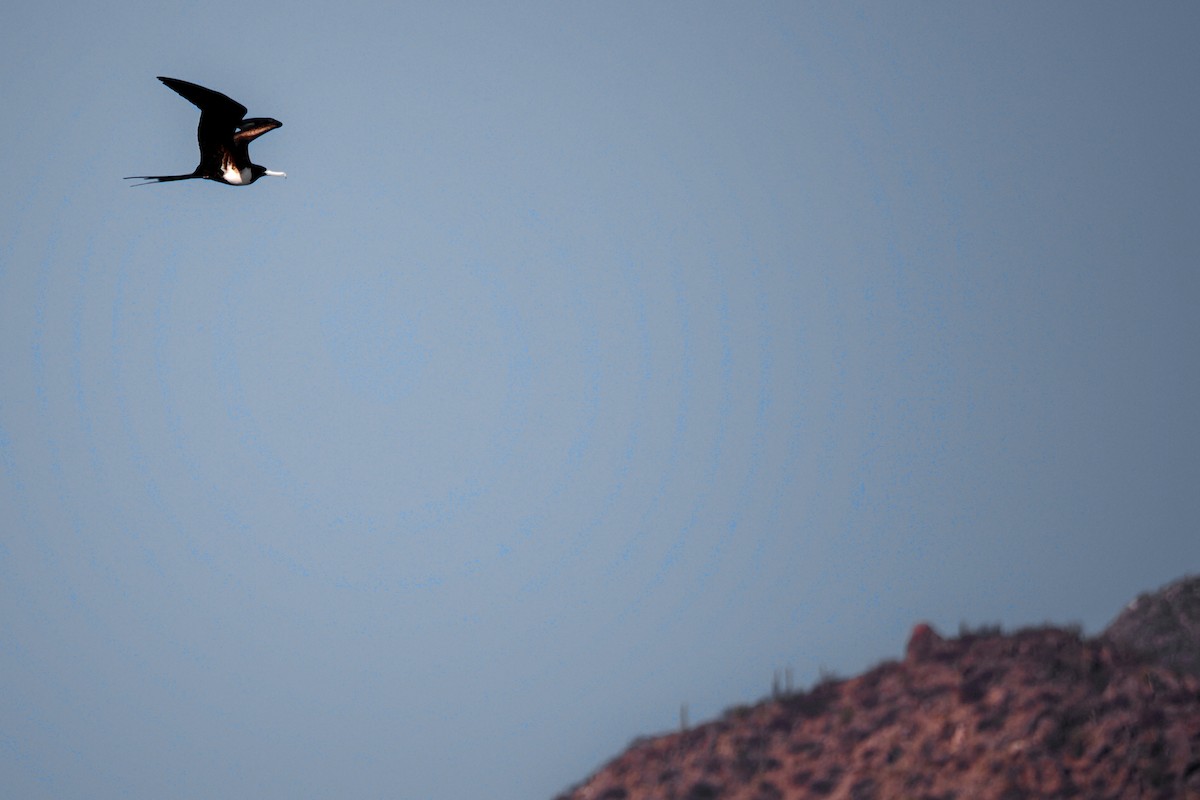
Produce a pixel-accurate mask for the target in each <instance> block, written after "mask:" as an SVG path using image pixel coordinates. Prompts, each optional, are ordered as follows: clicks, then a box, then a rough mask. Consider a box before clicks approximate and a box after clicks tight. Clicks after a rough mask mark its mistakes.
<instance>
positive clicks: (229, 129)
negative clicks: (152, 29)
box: [126, 77, 287, 186]
mask: <svg viewBox="0 0 1200 800" xmlns="http://www.w3.org/2000/svg"><path fill="white" fill-rule="evenodd" d="M159 80H160V81H162V82H163V83H165V84H166V85H167V87H168V88H170V89H173V90H174V91H176V92H178V93H179V94H180V95H181V96H182V97H183V98H184V99H185V100H187V101H188V102H190V103H191V104H192V105H194V106H196V107H197V108H199V109H200V124H199V126H198V127H197V128H196V141H197V142H198V143H199V145H200V164H199V166H197V167H196V170H195V172H192V173H191V174H189V175H134V176H131V177H129V178H126V180H144V181H146V182H147V183H162V182H164V181H184V180H188V179H190V178H205V179H207V180H210V181H217V182H218V183H227V184H229V185H230V186H245V185H247V184H250V183H254V182H255V181H256V180H258V179H259V178H261V177H263V176H264V175H272V176H281V177H284V178H286V177H287V175H286V174H285V173H282V172H272V171H271V170H269V169H266V168H265V167H260V166H259V165H258V164H252V163H250V149H249V146H250V142H252V141H254V140H255V139H257V138H258V137H259V136H262V135H263V134H264V133H266V132H267V131H271V130H274V129H275V128H278V127H280V126H281V125H283V123H282V122H280V121H279V120H276V119H271V118H270V117H254V118H252V119H245V116H246V107H245V106H244V105H242V104H241V103H239V102H237V101H236V100H232V99H230V98H228V97H226V96H225V95H223V94H221V93H220V92H214V91H213V90H212V89H205V88H204V87H203V86H197V85H196V84H194V83H188V82H187V81H181V80H179V79H177V78H163V77H159ZM135 185H136V186H144V185H145V184H140V183H139V184H135Z"/></svg>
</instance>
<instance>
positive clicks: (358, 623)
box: [0, 0, 1200, 800]
mask: <svg viewBox="0 0 1200 800" xmlns="http://www.w3.org/2000/svg"><path fill="white" fill-rule="evenodd" d="M1197 16H1198V15H1197V12H1196V10H1195V9H1194V7H1192V6H1190V5H1188V4H1183V3H1178V4H1171V3H1161V4H1155V5H1153V6H1150V7H1136V8H1135V7H1134V6H1131V5H1128V4H1116V3H1109V4H1098V3H1087V4H1084V3H1073V4H1068V3H1059V4H1051V5H1046V4H1040V3H1008V4H1004V5H1003V7H998V8H989V7H984V6H983V4H965V5H964V4H940V5H928V4H925V5H921V6H909V7H897V6H896V4H883V3H880V4H872V5H865V6H859V7H850V6H848V5H846V4H820V5H814V4H803V5H802V4H792V3H781V4H756V5H753V6H746V5H745V4H738V5H733V4H727V5H721V4H695V3H686V4H685V3H678V4H667V3H662V4H653V5H650V6H646V5H644V4H613V3H607V4H591V5H584V4H549V3H547V4H521V5H514V4H504V5H503V6H501V5H498V4H474V5H465V4H412V5H401V6H395V5H392V4H367V3H354V2H351V3H349V4H346V5H345V6H344V7H343V6H339V7H338V8H337V9H334V8H333V7H329V6H316V5H313V6H304V5H285V4H278V3H261V4H255V5H252V6H246V5H244V4H233V3H226V2H220V1H219V0H218V2H205V3H191V4H171V5H169V6H163V5H161V4H149V3H145V4H141V3H120V4H117V5H116V6H115V7H98V6H94V5H87V4H50V5H41V6H36V7H35V6H32V5H28V6H26V7H24V8H20V9H15V10H14V11H12V12H9V13H8V14H6V21H5V25H4V26H3V29H2V30H0V80H2V83H3V96H4V98H5V113H4V116H3V121H2V122H0V147H2V148H3V152H5V153H6V154H7V158H6V159H5V167H6V174H5V180H4V183H3V186H2V188H0V213H2V214H3V220H4V222H3V224H2V225H0V604H2V605H0V607H2V609H3V614H2V616H0V674H2V675H3V676H4V685H5V691H4V692H3V695H2V696H0V776H3V782H4V784H5V785H6V786H7V787H9V790H10V791H12V792H14V796H21V797H27V798H83V797H88V798H94V797H146V798H150V797H167V796H169V797H180V798H193V797H194V798H211V797H228V798H240V797H247V798H249V797H254V798H285V797H286V798H292V797H364V798H365V797H380V798H384V797H386V798H451V799H453V798H462V797H489V798H497V799H498V800H507V799H508V798H512V799H513V800H515V799H516V798H528V797H546V798H549V797H550V796H552V795H553V794H554V793H555V792H557V791H559V790H561V789H563V788H565V787H566V786H568V785H569V784H571V783H573V782H575V781H577V780H579V779H582V778H583V777H584V776H585V775H586V774H587V773H588V772H589V771H590V770H591V769H593V768H595V767H596V766H598V765H599V764H600V763H601V762H602V761H604V760H606V759H607V758H608V757H610V756H611V755H613V754H615V753H616V752H617V751H619V750H620V749H621V748H622V747H624V746H625V744H626V743H627V742H628V741H629V740H630V739H632V738H633V737H634V736H637V735H640V734H646V733H651V732H654V731H660V730H664V729H668V728H671V727H673V726H674V725H675V724H676V723H677V719H678V713H679V707H680V704H682V703H687V704H688V706H689V710H690V715H691V718H692V719H693V720H702V719H704V718H706V717H709V716H712V715H714V714H716V713H718V712H719V711H720V710H721V709H722V708H724V707H726V706H728V705H732V704H735V703H739V702H745V701H747V700H752V699H754V698H757V697H759V696H761V695H763V694H764V693H765V692H767V691H768V689H769V687H770V680H771V675H772V673H773V671H774V670H776V669H782V668H785V667H791V668H793V669H794V670H795V673H796V676H797V680H798V681H799V682H801V683H807V682H809V681H811V680H812V679H814V678H815V677H816V676H817V674H818V673H819V671H820V670H821V669H829V670H837V671H840V672H843V673H852V672H856V671H859V670H861V669H863V668H865V667H867V666H869V665H870V664H871V663H873V662H875V661H877V660H879V659H882V658H885V657H894V656H897V655H899V653H900V652H901V650H902V647H903V643H904V640H905V637H906V634H907V632H908V630H909V628H910V627H911V625H912V624H913V623H914V622H916V621H918V620H922V619H924V620H930V621H932V622H934V623H935V624H936V625H938V626H941V627H943V628H944V629H947V630H950V631H953V630H955V629H956V628H957V626H958V624H959V623H960V622H961V621H966V622H969V623H972V624H977V623H983V622H1001V623H1003V624H1004V625H1006V626H1018V625H1023V624H1033V623H1040V622H1042V621H1044V620H1053V621H1059V622H1079V623H1082V624H1083V625H1084V627H1085V629H1086V630H1087V631H1089V632H1095V631H1097V630H1099V628H1101V627H1102V626H1103V625H1104V624H1105V623H1106V622H1107V621H1108V620H1109V619H1111V618H1112V617H1113V616H1114V615H1115V614H1116V613H1117V612H1118V611H1119V610H1120V608H1121V607H1122V605H1123V604H1124V603H1125V602H1127V601H1128V600H1130V599H1131V598H1132V597H1133V596H1135V595H1136V594H1137V593H1138V592H1139V591H1143V590H1148V589H1151V588H1154V587H1156V586H1158V585H1160V584H1162V583H1164V582H1166V581H1168V580H1171V579H1173V578H1175V577H1177V576H1179V575H1182V574H1184V573H1187V572H1196V571H1197V570H1200V546H1198V545H1197V538H1196V529H1197V521H1198V519H1200V500H1198V499H1197V497H1198V496H1200V495H1198V493H1197V492H1196V491H1195V485H1196V483H1197V478H1198V477H1200V469H1198V467H1200V456H1198V455H1197V454H1198V453H1200V424H1198V423H1200V402H1197V401H1198V400H1200V377H1198V375H1200V373H1198V372H1197V370H1196V369H1195V367H1194V364H1195V349H1196V346H1197V343H1198V342H1200V321H1198V316H1197V314H1196V312H1195V309H1196V307H1197V301H1198V300H1200V278H1198V277H1197V272H1196V264H1197V261H1198V258H1197V257H1198V256H1200V233H1198V231H1200V226H1197V225H1196V224H1195V220H1196V218H1197V212H1198V211H1200V203H1198V195H1197V189H1196V185H1197V178H1198V177H1200V163H1198V156H1197V149H1196V142H1197V141H1198V140H1200V136H1198V134H1200V116H1198V115H1197V110H1196V104H1195V97H1194V95H1195V87H1196V86H1197V85H1198V82H1200V55H1197V53H1196V49H1195V46H1194V43H1195V40H1196V35H1197V33H1198V32H1200V25H1198V19H1197ZM157 75H167V76H171V77H178V78H182V79H185V80H189V81H193V82H196V83H199V84H202V85H205V86H209V87H212V88H214V89H217V90H218V91H222V92H225V93H227V94H229V95H230V96H232V97H233V98H235V99H236V100H238V101H240V102H242V103H243V104H245V105H246V106H247V107H248V108H249V111H250V114H251V115H252V116H269V117H275V118H277V119H279V120H281V121H282V122H283V127H282V128H281V129H279V130H277V131H273V132H271V133H269V134H267V135H266V136H264V137H262V138H261V139H259V140H257V141H256V142H255V143H254V144H253V146H252V148H251V154H252V156H253V157H254V159H255V161H256V162H257V163H260V164H263V165H264V166H266V167H268V168H270V169H275V170H284V171H286V172H287V173H288V176H289V177H288V178H287V179H286V180H282V179H264V180H262V181H259V182H258V183H256V184H254V185H253V186H250V187H243V188H232V187H226V186H220V185H217V184H214V183H209V182H200V181H188V182H180V183H173V184H164V185H161V186H144V187H137V188H130V187H129V186H128V185H127V184H126V182H125V181H122V180H121V178H122V177H123V176H125V175H138V174H171V173H179V172H186V171H188V170H190V169H191V168H192V167H193V166H194V165H195V163H196V157H197V156H196V149H195V138H194V136H195V125H196V119H197V113H196V110H195V109H194V108H193V107H192V106H191V105H189V104H188V103H187V102H185V101H184V100H183V99H182V98H180V97H178V96H177V95H175V94H174V93H172V92H171V91H169V90H168V89H166V88H165V87H163V86H162V85H161V84H159V83H158V81H157V80H155V76H157Z"/></svg>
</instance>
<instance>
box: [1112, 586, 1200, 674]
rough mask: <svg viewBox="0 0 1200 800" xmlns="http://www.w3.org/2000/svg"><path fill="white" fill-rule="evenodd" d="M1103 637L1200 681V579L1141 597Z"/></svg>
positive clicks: (1115, 620)
mask: <svg viewBox="0 0 1200 800" xmlns="http://www.w3.org/2000/svg"><path fill="white" fill-rule="evenodd" d="M1101 636H1102V637H1103V638H1104V639H1106V640H1108V641H1109V642H1112V643H1114V644H1116V645H1118V646H1121V647H1125V648H1128V649H1130V650H1133V651H1135V652H1138V653H1141V654H1143V655H1145V656H1146V657H1148V658H1151V659H1153V660H1154V661H1156V662H1158V663H1160V664H1162V665H1164V666H1167V667H1170V668H1171V669H1174V670H1177V671H1180V672H1186V673H1189V674H1191V675H1196V676H1198V677H1200V575H1196V576H1191V577H1186V578H1182V579H1181V580H1178V581H1175V582H1174V583H1170V584H1168V585H1166V586H1164V587H1163V588H1161V589H1159V590H1158V591H1156V592H1153V593H1150V594H1142V595H1139V596H1138V598H1137V599H1136V600H1134V601H1133V602H1132V603H1130V604H1129V605H1128V606H1126V607H1125V610H1124V611H1122V612H1121V613H1120V614H1119V615H1117V618H1116V619H1114V620H1113V621H1112V622H1111V623H1110V624H1109V626H1108V627H1107V628H1105V629H1104V633H1103V634H1101Z"/></svg>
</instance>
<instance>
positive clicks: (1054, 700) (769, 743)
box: [560, 624, 1200, 800]
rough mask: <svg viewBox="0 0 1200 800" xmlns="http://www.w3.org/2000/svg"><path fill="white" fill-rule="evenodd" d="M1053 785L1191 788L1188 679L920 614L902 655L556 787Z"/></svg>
mask: <svg viewBox="0 0 1200 800" xmlns="http://www.w3.org/2000/svg"><path fill="white" fill-rule="evenodd" d="M1139 652H1140V651H1139ZM1066 797H1079V798H1163V799H1164V800H1166V798H1171V799H1172V800H1179V799H1180V798H1190V799H1191V800H1200V678H1198V677H1196V676H1195V675H1191V674H1188V673H1186V672H1180V671H1178V670H1176V669H1173V668H1169V667H1166V666H1163V665H1162V664H1160V663H1157V662H1156V661H1155V660H1153V659H1151V658H1148V657H1146V656H1144V655H1139V654H1138V652H1135V651H1134V650H1133V649H1130V648H1126V647H1124V646H1123V645H1118V644H1115V643H1114V642H1111V641H1108V640H1107V639H1105V638H1098V639H1094V640H1087V639H1083V638H1081V637H1080V636H1079V635H1078V633H1077V632H1074V631H1070V630H1062V629H1058V628H1050V627H1047V628H1037V629H1028V630H1022V631H1018V632H1015V633H1012V634H1003V633H999V632H986V633H976V634H970V633H968V634H965V635H963V636H960V637H958V638H954V639H944V638H942V637H941V636H939V635H938V634H937V632H936V631H934V630H933V628H932V627H930V626H928V625H924V624H922V625H918V626H917V627H916V628H914V630H913V633H912V636H911V637H910V640H909V643H908V648H907V652H906V656H905V659H904V660H903V661H899V662H897V661H891V662H886V663H884V664H881V665H879V666H877V667H875V668H874V669H872V670H870V671H868V672H866V673H865V674H863V675H861V676H859V677H856V678H851V679H847V680H826V681H823V682H821V683H818V684H817V685H816V686H814V687H812V688H811V689H810V690H809V691H806V692H801V693H794V694H788V695H784V696H781V697H777V698H772V699H769V700H765V701H763V702H761V703H759V704H757V705H754V706H751V707H742V708H738V709H735V710H732V711H729V712H727V713H726V714H725V715H724V716H723V717H722V718H721V719H719V720H716V721H714V722H710V723H707V724H704V725H700V726H698V727H696V728H693V729H690V730H684V731H679V732H676V733H670V734H666V735H663V736H657V737H654V738H650V739H644V740H640V741H638V742H635V743H634V744H633V745H631V746H630V748H629V749H628V750H626V751H625V752H624V753H622V754H621V755H620V756H618V757H617V758H615V759H614V760H612V761H611V762H609V763H608V764H606V765H605V766H604V767H602V768H601V769H600V770H599V771H597V772H596V773H595V774H593V775H592V776H591V777H589V778H588V779H587V780H586V781H584V782H583V783H581V784H580V785H578V786H576V787H574V788H572V789H571V790H569V791H568V792H566V793H564V794H562V795H560V800H651V799H652V798H653V799H654V800H705V799H706V798H729V799H730V800H784V799H785V798H796V799H799V798H837V799H838V800H872V799H873V798H878V799H879V800H885V799H886V800H892V798H912V799H913V800H918V799H920V800H935V799H936V800H950V799H951V798H959V799H962V800H965V799H966V798H973V799H974V798H978V799H979V800H1017V798H1066Z"/></svg>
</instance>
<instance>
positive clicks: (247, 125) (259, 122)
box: [233, 117, 283, 144]
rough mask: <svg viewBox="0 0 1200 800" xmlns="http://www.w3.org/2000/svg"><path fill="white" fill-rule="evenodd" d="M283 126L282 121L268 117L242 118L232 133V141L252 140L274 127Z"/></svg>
mask: <svg viewBox="0 0 1200 800" xmlns="http://www.w3.org/2000/svg"><path fill="white" fill-rule="evenodd" d="M281 127H283V123H282V122H280V121H279V120H277V119H271V118H270V117H255V118H254V119H244V120H242V121H241V123H240V124H239V125H238V130H237V133H235V134H234V135H233V141H235V142H237V143H239V144H240V143H242V142H247V143H249V142H252V141H254V140H255V139H257V138H258V137H260V136H262V135H263V134H264V133H266V132H267V131H273V130H275V129H276V128H281Z"/></svg>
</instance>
